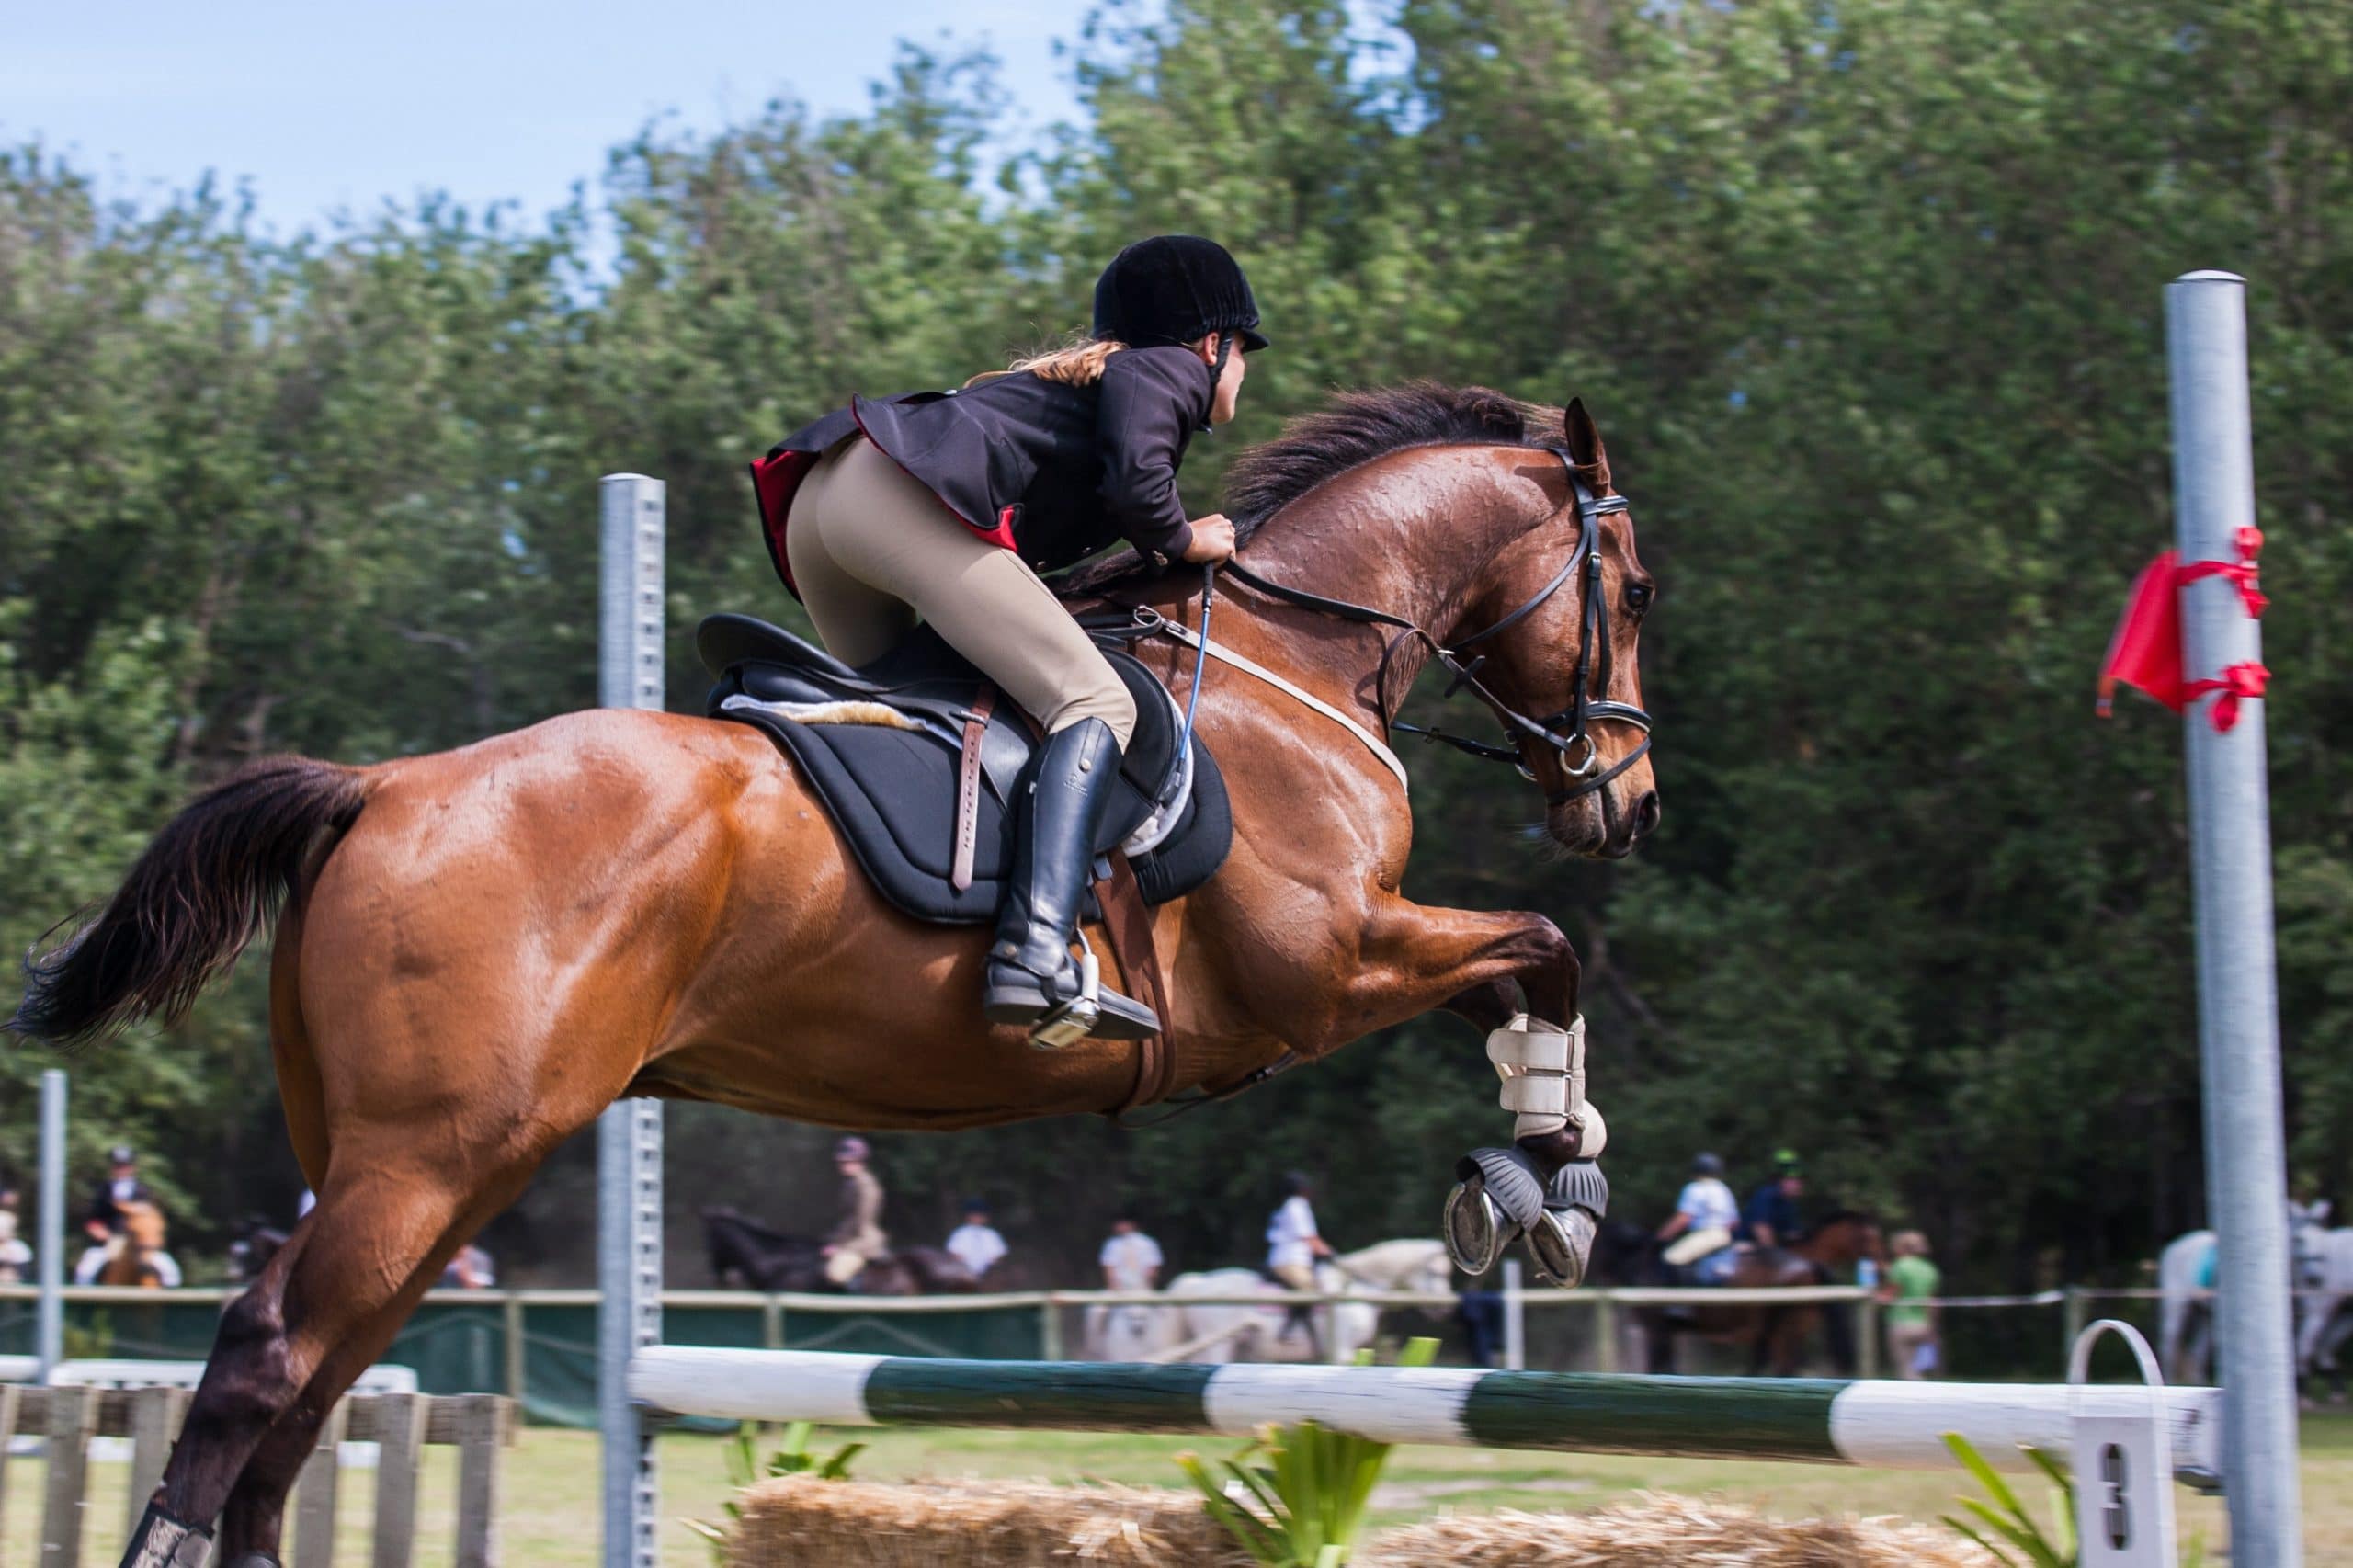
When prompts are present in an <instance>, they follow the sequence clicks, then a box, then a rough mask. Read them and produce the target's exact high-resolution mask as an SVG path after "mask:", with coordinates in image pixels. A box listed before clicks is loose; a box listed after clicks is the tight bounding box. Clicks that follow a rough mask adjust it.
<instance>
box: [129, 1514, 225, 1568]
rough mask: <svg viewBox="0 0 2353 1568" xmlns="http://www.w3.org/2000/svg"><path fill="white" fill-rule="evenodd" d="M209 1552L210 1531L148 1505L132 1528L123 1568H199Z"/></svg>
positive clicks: (210, 1547) (210, 1548) (210, 1543)
mask: <svg viewBox="0 0 2353 1568" xmlns="http://www.w3.org/2000/svg"><path fill="white" fill-rule="evenodd" d="M211 1550H212V1532H211V1531H210V1530H206V1529H199V1528H197V1527H196V1526H194V1525H191V1524H188V1523H187V1522H185V1521H183V1520H180V1519H176V1518H174V1517H172V1516H171V1515H170V1514H168V1513H166V1512H165V1509H164V1506H163V1505H162V1504H160V1503H150V1504H148V1505H147V1511H146V1512H145V1513H143V1514H142V1515H140V1516H139V1522H138V1523H137V1524H135V1525H133V1526H131V1539H130V1540H128V1541H127V1542H125V1543H124V1545H123V1550H122V1568H198V1564H199V1563H201V1562H203V1561H204V1559H205V1557H206V1555H207V1554H208V1553H209V1552H210V1551H211ZM240 1568H242V1565H240Z"/></svg>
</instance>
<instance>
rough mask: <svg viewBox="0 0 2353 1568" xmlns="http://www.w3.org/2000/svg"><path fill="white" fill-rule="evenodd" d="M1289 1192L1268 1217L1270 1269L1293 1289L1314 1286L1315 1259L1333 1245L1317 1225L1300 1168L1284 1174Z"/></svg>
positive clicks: (1330, 1253)
mask: <svg viewBox="0 0 2353 1568" xmlns="http://www.w3.org/2000/svg"><path fill="white" fill-rule="evenodd" d="M1283 1185H1284V1186H1285V1187H1287V1188H1288V1189H1289V1191H1290V1196H1289V1197H1287V1198H1285V1199H1283V1202H1282V1207H1281V1208H1279V1209H1278V1210H1275V1213H1274V1218H1273V1219H1271V1220H1268V1221H1267V1273H1268V1274H1271V1275H1273V1276H1274V1277H1275V1278H1277V1279H1279V1280H1281V1281H1282V1282H1283V1283H1284V1284H1285V1285H1288V1286H1290V1288H1291V1289H1292V1290H1314V1289H1315V1260H1316V1259H1317V1258H1319V1257H1329V1256H1332V1249H1331V1247H1330V1245H1328V1244H1326V1243H1325V1242H1324V1238H1323V1236H1322V1235H1321V1234H1319V1233H1317V1232H1316V1229H1315V1209H1314V1206H1313V1204H1311V1203H1309V1202H1308V1200H1307V1199H1308V1191H1309V1187H1308V1180H1307V1177H1306V1176H1302V1175H1301V1174H1300V1173H1299V1172H1297V1171H1293V1172H1291V1173H1290V1175H1289V1176H1285V1177H1284V1178H1283Z"/></svg>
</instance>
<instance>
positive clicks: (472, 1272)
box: [441, 1242, 498, 1290]
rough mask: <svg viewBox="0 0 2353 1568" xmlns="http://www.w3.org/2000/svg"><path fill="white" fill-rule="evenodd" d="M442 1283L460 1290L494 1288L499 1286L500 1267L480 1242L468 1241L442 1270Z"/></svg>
mask: <svg viewBox="0 0 2353 1568" xmlns="http://www.w3.org/2000/svg"><path fill="white" fill-rule="evenodd" d="M441 1283H442V1284H443V1285H444V1286H445V1287H447V1288H449V1289H452V1290H496V1289H497V1288H498V1268H497V1266H496V1265H495V1264H494V1263H493V1262H492V1261H491V1257H490V1254H489V1253H487V1252H485V1251H483V1247H482V1244H480V1243H478V1242H468V1243H467V1244H465V1245H463V1246H461V1247H460V1248H459V1249H458V1256H455V1257H453V1258H451V1259H450V1260H449V1267H447V1268H444V1269H443V1270H442V1271H441Z"/></svg>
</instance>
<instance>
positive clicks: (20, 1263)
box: [0, 1190, 33, 1285]
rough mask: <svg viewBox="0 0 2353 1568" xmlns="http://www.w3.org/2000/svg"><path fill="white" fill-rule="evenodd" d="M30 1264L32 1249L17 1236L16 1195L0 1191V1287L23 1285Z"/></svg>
mask: <svg viewBox="0 0 2353 1568" xmlns="http://www.w3.org/2000/svg"><path fill="white" fill-rule="evenodd" d="M32 1263H33V1249H32V1248H31V1247H29V1246H27V1245H26V1244H25V1243H24V1239H23V1238H22V1237H21V1236H19V1235H17V1195H16V1193H15V1192H14V1191H13V1190H0V1285H17V1284H21V1283H23V1282H24V1278H25V1271H26V1270H27V1269H28V1268H30V1267H32Z"/></svg>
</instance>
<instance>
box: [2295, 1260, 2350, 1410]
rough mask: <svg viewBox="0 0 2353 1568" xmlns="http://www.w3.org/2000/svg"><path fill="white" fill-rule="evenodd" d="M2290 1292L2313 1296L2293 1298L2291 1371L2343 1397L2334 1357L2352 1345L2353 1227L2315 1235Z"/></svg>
mask: <svg viewBox="0 0 2353 1568" xmlns="http://www.w3.org/2000/svg"><path fill="white" fill-rule="evenodd" d="M2297 1262H2298V1265H2299V1267H2298V1268H2297V1270H2296V1274H2297V1280H2296V1288H2297V1289H2298V1290H2305V1291H2310V1292H2313V1293H2312V1294H2308V1295H2302V1296H2299V1297H2297V1298H2296V1330H2297V1332H2296V1369H2297V1371H2298V1372H2299V1373H2301V1374H2302V1375H2303V1376H2305V1377H2311V1378H2320V1377H2325V1378H2326V1379H2328V1380H2329V1381H2330V1382H2332V1383H2333V1384H2335V1385H2336V1395H2335V1397H2336V1398H2338V1399H2342V1398H2344V1395H2345V1369H2343V1368H2342V1367H2340V1366H2338V1365H2337V1361H2336V1353H2337V1351H2338V1350H2340V1349H2342V1348H2343V1347H2344V1346H2346V1345H2347V1343H2348V1342H2353V1227H2347V1226H2340V1227H2338V1228H2337V1229H2336V1230H2334V1231H2323V1232H2321V1233H2319V1235H2318V1238H2317V1242H2316V1244H2315V1245H2314V1247H2313V1256H2312V1257H2311V1259H2310V1262H2309V1264H2308V1265H2307V1263H2306V1260H2305V1258H2304V1257H2303V1256H2302V1254H2299V1256H2298V1258H2297Z"/></svg>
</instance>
